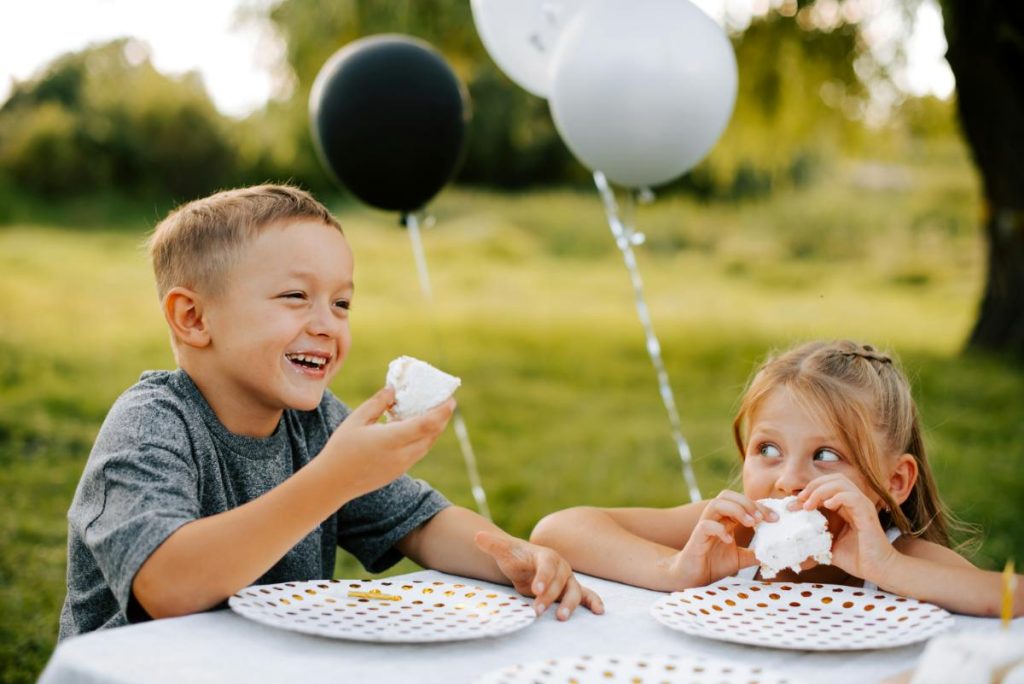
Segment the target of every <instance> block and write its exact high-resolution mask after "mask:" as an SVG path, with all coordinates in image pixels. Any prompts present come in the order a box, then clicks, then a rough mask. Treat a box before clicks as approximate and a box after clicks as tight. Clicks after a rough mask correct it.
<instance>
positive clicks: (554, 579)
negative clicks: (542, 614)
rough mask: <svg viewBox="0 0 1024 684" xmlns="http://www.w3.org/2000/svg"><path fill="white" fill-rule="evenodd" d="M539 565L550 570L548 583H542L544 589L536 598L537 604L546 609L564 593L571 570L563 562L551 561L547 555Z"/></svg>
mask: <svg viewBox="0 0 1024 684" xmlns="http://www.w3.org/2000/svg"><path fill="white" fill-rule="evenodd" d="M559 560H561V559H559ZM541 563H542V564H544V565H548V566H549V567H551V568H552V570H551V573H550V575H551V579H550V581H547V582H544V588H543V589H542V590H541V591H540V593H539V594H538V596H537V602H538V603H540V604H542V605H544V606H545V607H546V606H550V605H551V604H553V603H554V602H555V601H557V600H558V597H559V596H561V595H562V592H563V591H565V584H566V582H568V581H569V579H570V578H571V577H572V569H571V568H570V567H569V564H568V563H566V562H565V561H561V562H559V561H555V560H552V559H551V555H548V554H545V555H544V559H543V560H542V561H541ZM537 574H538V575H539V574H540V573H539V572H538V573H537Z"/></svg>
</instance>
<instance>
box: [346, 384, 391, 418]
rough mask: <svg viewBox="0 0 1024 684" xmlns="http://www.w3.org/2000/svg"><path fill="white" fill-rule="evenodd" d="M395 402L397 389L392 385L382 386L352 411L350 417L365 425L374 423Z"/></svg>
mask: <svg viewBox="0 0 1024 684" xmlns="http://www.w3.org/2000/svg"><path fill="white" fill-rule="evenodd" d="M394 403H395V390H394V389H392V388H391V387H382V388H381V389H379V390H377V392H376V394H374V395H373V396H372V397H370V398H369V399H367V400H366V401H364V402H363V403H362V404H360V405H359V406H358V407H356V410H355V411H353V412H352V414H351V415H350V416H349V419H353V418H354V419H355V420H356V422H358V423H361V424H363V425H372V424H373V423H376V422H377V421H378V420H380V417H381V416H382V415H384V412H385V411H387V410H388V407H390V406H391V405H392V404H394Z"/></svg>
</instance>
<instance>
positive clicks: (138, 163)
mask: <svg viewBox="0 0 1024 684" xmlns="http://www.w3.org/2000/svg"><path fill="white" fill-rule="evenodd" d="M784 6H785V4H784ZM254 11H255V10H254ZM802 11H803V10H801V12H802ZM468 12H469V9H468V3H466V2H461V1H459V2H455V1H454V0H447V1H446V0H417V1H416V2H412V1H402V0H389V1H385V0H363V1H361V2H355V1H354V0H339V1H338V2H334V3H331V4H330V5H325V6H318V5H317V4H316V3H313V2H312V1H311V0H284V1H283V2H280V3H278V4H276V5H274V6H273V8H272V9H271V11H270V15H269V17H267V19H268V20H270V21H272V22H273V23H274V25H275V26H277V27H278V30H279V31H280V32H281V35H282V36H284V37H285V38H286V39H287V41H288V62H289V64H288V66H287V68H288V70H289V73H290V74H291V77H292V83H293V89H292V91H291V93H290V94H286V96H284V97H282V98H281V99H279V100H276V101H273V102H271V103H269V104H268V106H267V107H266V108H265V109H262V110H260V111H257V112H255V113H253V114H252V115H251V116H249V117H246V118H244V119H232V118H229V117H225V116H223V115H221V114H220V113H219V112H218V111H217V110H216V109H215V108H214V107H213V106H212V104H211V102H210V99H209V97H208V95H207V93H206V91H205V89H204V87H203V84H202V82H201V80H200V79H199V78H198V76H196V75H194V74H193V75H186V76H183V77H172V76H168V75H165V74H162V73H160V72H158V71H156V70H155V69H154V68H153V67H152V64H151V63H150V61H149V58H148V54H147V51H146V47H145V46H144V45H142V44H140V43H139V42H138V41H135V40H134V39H130V38H126V39H124V40H120V41H115V42H112V43H108V44H103V45H96V46H93V47H91V48H89V49H87V50H85V51H83V52H80V53H76V54H68V55H65V56H63V57H61V58H60V59H58V60H56V61H55V62H54V63H52V64H50V65H49V66H48V67H47V68H46V69H45V70H44V71H43V72H41V73H40V74H39V75H38V77H37V78H35V79H32V80H30V81H28V82H26V83H22V84H19V85H18V87H17V88H16V90H15V94H14V96H13V97H12V98H11V99H10V100H9V101H8V102H7V103H5V104H4V105H3V106H2V107H0V605H2V606H3V608H2V610H0V681H4V682H29V681H34V680H35V679H36V677H37V676H38V674H39V672H40V671H41V669H42V667H43V666H44V665H45V662H46V660H47V658H48V657H49V655H50V653H51V651H52V649H53V646H54V638H55V635H56V625H57V616H58V613H59V608H60V604H61V602H62V600H63V594H64V572H65V558H64V554H65V544H66V521H65V517H64V516H65V512H66V510H67V506H68V504H69V502H70V499H71V496H72V493H73V491H74V487H75V484H76V482H77V479H78V476H79V474H80V472H81V469H82V466H83V464H84V462H85V458H86V456H87V454H88V451H89V449H90V446H91V443H92V440H93V438H94V436H95V433H96V430H97V429H98V427H99V424H100V423H101V421H102V420H103V417H104V415H105V413H106V411H107V409H108V407H109V406H110V404H111V402H112V401H113V400H114V398H116V396H117V395H118V394H119V393H120V392H121V391H123V389H124V388H126V387H127V386H129V385H130V384H132V383H133V382H134V381H135V380H136V378H137V377H138V374H139V373H140V372H141V371H142V370H144V369H148V368H169V367H172V366H173V360H172V359H171V356H170V352H169V349H168V346H167V341H166V331H165V329H164V327H163V323H162V321H161V320H160V316H159V311H158V309H157V307H156V305H155V304H156V302H155V298H154V290H153V286H152V282H151V275H150V272H149V267H148V264H147V263H146V259H145V257H144V254H143V252H142V250H141V243H142V241H143V239H144V236H145V233H146V232H147V231H148V230H149V229H150V228H151V227H152V226H153V225H154V224H155V222H156V221H157V220H159V218H161V217H162V216H163V215H164V214H165V213H166V211H167V210H168V209H169V208H171V207H172V206H174V205H175V204H176V203H178V202H180V201H184V200H187V199H191V198H193V197H196V196H200V195H204V194H207V193H209V192H211V191H213V190H215V189H218V188H221V187H228V186H234V185H239V184H246V183H254V182H260V181H263V180H275V181H280V180H289V179H290V180H292V181H294V182H298V183H300V184H301V185H303V186H305V187H307V188H310V189H312V190H314V191H315V192H316V193H318V195H319V196H320V197H322V198H323V199H325V200H327V201H328V202H329V203H330V204H331V206H332V208H334V209H335V211H336V212H337V214H338V215H339V217H340V219H341V220H342V222H343V224H344V225H345V226H346V231H347V234H348V235H349V237H350V239H351V241H352V243H353V246H354V248H355V252H356V255H357V263H358V267H357V278H358V279H359V293H360V294H359V299H358V301H357V303H356V307H355V309H354V313H353V316H354V326H355V330H354V333H355V337H356V345H355V347H354V349H353V352H352V355H351V357H350V359H349V361H348V362H347V365H346V368H345V369H344V370H343V372H342V373H341V374H340V376H339V377H338V379H337V380H336V381H335V384H334V387H333V389H334V391H335V392H336V393H338V394H339V395H340V396H342V397H343V398H345V399H346V400H347V401H349V402H350V403H353V404H355V403H358V402H359V401H360V400H361V399H362V398H364V397H366V396H368V395H369V394H370V393H371V392H372V391H373V390H374V389H375V388H376V387H377V386H378V385H379V384H380V383H381V382H382V379H383V371H384V368H385V367H386V364H387V361H388V360H389V359H391V358H393V357H394V356H397V355H399V354H413V355H417V356H421V357H423V358H427V359H431V360H434V361H436V362H437V363H438V365H441V366H442V367H444V368H445V369H446V370H450V371H451V372H454V373H456V374H458V375H460V376H462V377H463V379H464V386H463V388H462V389H460V391H459V398H460V403H461V406H462V407H463V410H464V412H465V415H466V419H467V421H468V424H469V428H470V433H471V435H472V437H473V442H474V446H475V447H476V450H477V452H478V457H479V460H480V469H481V474H482V477H483V481H484V485H485V487H486V489H487V491H488V494H489V497H490V502H491V507H492V510H493V512H494V514H495V517H496V521H497V522H498V523H499V524H501V525H503V526H504V527H506V528H507V529H508V530H509V531H511V532H513V533H515V534H519V535H527V534H528V533H529V531H530V528H531V527H532V525H533V524H534V523H535V522H536V521H537V520H538V519H539V518H540V517H542V516H543V515H544V514H546V513H547V512H549V511H551V510H555V509H558V508H562V507H566V506H571V505H576V504H580V503H592V504H596V505H608V506H612V505H655V506H658V505H673V504H675V503H678V502H680V501H683V500H685V497H686V494H685V487H684V485H683V481H682V477H681V475H680V473H679V464H678V456H677V455H676V452H675V448H674V445H673V444H672V441H671V438H670V436H669V433H668V427H667V421H666V418H665V415H664V409H663V407H662V406H661V403H660V400H659V398H658V395H657V388H656V383H655V380H654V375H653V372H652V369H651V367H650V363H649V360H648V358H647V355H646V353H645V351H644V346H643V336H642V331H641V329H640V326H639V323H638V322H637V319H636V314H635V311H634V309H633V303H632V294H631V292H630V288H629V284H628V279H627V276H626V273H625V271H624V268H623V266H622V263H621V259H620V257H619V255H618V253H617V251H616V250H615V248H614V246H613V243H612V240H611V237H610V235H609V234H608V230H607V227H606V224H605V221H604V216H603V212H602V209H601V206H600V203H599V201H598V199H597V197H596V194H595V193H594V191H593V190H592V188H591V186H590V185H589V182H588V181H589V179H588V176H587V174H586V172H585V171H584V170H583V169H582V168H581V167H580V166H579V165H578V164H576V162H575V161H574V160H573V159H572V158H571V157H570V156H569V154H568V152H567V151H566V150H565V148H564V146H563V145H562V144H561V142H560V141H559V139H558V137H557V135H556V133H555V131H554V130H553V128H552V126H551V123H550V117H549V116H548V113H547V109H546V105H545V103H544V102H543V101H541V100H538V99H536V98H532V97H531V96H529V95H527V94H526V93H523V92H521V91H519V90H518V89H517V88H516V87H515V86H513V85H512V84H511V83H509V82H508V80H507V79H505V77H504V76H503V75H502V74H500V73H499V72H498V71H497V69H496V68H495V66H494V65H493V64H492V63H491V62H490V60H489V59H488V58H487V57H486V55H485V54H484V52H483V48H482V46H481V45H480V44H479V41H478V39H477V38H476V35H475V32H474V31H473V28H472V22H471V21H470V19H469V15H468ZM816 26H817V24H816V23H815V22H814V21H813V15H808V14H801V13H800V12H796V11H794V12H792V13H788V12H783V11H781V10H780V11H776V12H773V13H771V14H769V15H768V16H766V17H764V18H762V19H759V20H756V21H755V22H754V23H753V24H752V25H751V26H750V27H749V28H748V29H747V30H746V31H744V32H743V33H741V34H737V35H735V36H734V37H733V39H734V44H735V47H736V50H737V56H738V60H739V64H740V73H741V81H740V82H741V90H740V94H739V99H738V102H737V109H736V112H735V115H734V117H733V119H732V121H731V123H730V126H729V128H728V130H727V131H726V133H725V135H724V136H723V139H722V140H721V142H720V143H719V144H718V145H717V146H716V148H715V150H714V152H713V154H712V155H711V156H710V158H709V159H708V160H706V161H705V162H704V163H703V164H702V165H701V166H699V167H698V168H697V169H695V170H694V171H693V172H692V173H690V174H688V175H687V176H686V177H684V178H682V179H681V180H679V181H678V182H676V183H674V184H672V185H671V186H669V187H667V188H664V189H661V190H660V191H659V199H658V200H657V201H656V202H655V203H654V204H653V205H651V206H646V207H640V209H639V211H638V216H637V220H638V226H639V228H640V229H641V230H642V231H643V232H645V233H646V235H647V238H648V239H647V243H646V244H645V245H644V246H643V247H642V248H640V249H639V258H640V261H641V270H642V272H643V275H644V278H645V282H646V286H647V292H648V299H649V303H650V305H651V309H652V314H653V317H654V323H655V326H656V328H657V330H658V332H659V334H660V337H661V341H662V346H663V349H664V354H665V361H666V363H667V365H668V370H669V374H670V377H671V379H672V384H673V386H674V388H675V391H676V393H677V399H678V400H679V401H680V407H681V413H682V417H683V427H684V432H685V433H686V435H687V438H688V439H689V441H690V442H691V446H692V447H693V452H694V454H695V457H696V468H697V474H698V480H699V482H700V484H701V486H702V490H703V491H704V493H705V494H708V495H711V494H714V493H715V492H717V491H718V490H719V489H722V488H724V487H727V486H735V477H736V475H737V472H738V471H737V459H736V457H735V454H734V451H733V449H734V447H733V446H732V444H731V437H730V433H729V425H730V422H731V418H732V413H733V411H734V409H735V406H736V400H737V398H738V396H739V393H740V391H741V390H742V387H743V385H744V383H745V381H746V379H747V377H748V375H749V373H750V372H751V370H752V369H753V368H754V366H755V364H756V363H757V362H758V361H759V360H760V359H762V358H763V357H764V356H765V354H766V353H767V352H768V351H769V350H770V349H772V348H778V347H785V346H788V345H790V344H791V343H793V342H796V341H798V340H803V339H807V338H810V337H819V336H824V337H838V336H848V337H853V338H856V339H862V340H867V341H871V342H873V343H876V344H879V345H881V346H887V347H891V348H893V349H895V350H896V352H897V353H898V354H899V355H900V356H901V357H902V358H903V360H904V363H905V365H906V367H907V369H908V371H909V373H910V375H911V377H912V379H913V381H914V384H915V389H916V391H917V396H918V399H919V403H920V406H921V410H922V414H923V416H924V419H925V424H926V429H927V439H928V443H929V448H930V454H931V457H932V460H933V464H934V467H935V470H936V474H937V479H938V482H939V485H940V489H941V490H942V491H943V493H944V496H945V497H946V499H947V501H948V503H949V504H950V506H951V508H952V509H953V510H954V511H956V512H957V513H958V514H959V515H960V516H961V517H962V518H963V519H964V520H966V521H967V522H969V523H973V524H975V525H977V526H978V528H979V534H978V535H977V542H978V545H977V548H976V549H975V550H974V551H973V552H972V557H973V559H974V560H975V561H976V562H977V563H979V564H980V565H982V566H984V567H988V568H1000V567H1001V566H1002V563H1003V562H1004V561H1005V560H1006V559H1007V558H1010V557H1014V558H1016V559H1018V561H1019V560H1020V559H1021V558H1024V524H1022V523H1021V522H1020V519H1019V518H1020V513H1021V504H1020V502H1021V501H1024V422H1022V421H1021V408H1022V402H1021V399H1020V397H1021V396H1024V368H1022V366H1021V364H1020V361H1019V360H1011V359H1007V358H1001V357H995V356H988V355H980V354H964V353H962V352H961V349H962V343H963V341H964V339H965V337H966V335H967V332H968V330H969V328H970V324H971V321H972V320H973V317H974V315H975V307H976V303H977V301H978V297H979V293H980V291H981V288H982V284H983V282H984V278H985V273H984V244H983V238H982V236H981V235H980V234H979V230H978V228H977V225H978V222H979V217H980V216H981V215H982V214H983V210H984V209H983V206H982V201H981V199H980V197H981V194H980V191H979V188H978V181H977V178H976V175H975V172H974V170H973V167H972V164H971V161H970V159H969V158H968V156H967V153H966V151H965V149H964V146H963V143H962V142H961V140H960V138H959V134H958V131H957V125H956V120H955V116H954V108H955V103H954V102H942V101H938V100H935V99H930V98H925V99H915V98H899V99H897V100H896V101H894V103H893V106H892V108H891V109H890V110H888V111H887V115H886V116H885V117H883V118H882V119H878V120H873V121H871V122H870V125H869V123H868V121H869V119H870V118H871V117H870V116H869V113H870V111H871V106H872V100H871V98H872V93H871V88H872V87H873V86H872V83H871V82H870V80H867V81H866V80H865V79H863V78H862V77H861V76H860V75H859V74H858V72H860V73H867V72H870V69H867V70H866V68H865V67H863V62H860V64H861V65H862V66H861V67H860V68H859V69H858V68H857V67H856V66H855V65H856V64H857V63H858V62H857V61H856V60H855V59H853V58H852V57H851V55H857V54H858V53H862V52H863V50H862V46H860V45H859V42H858V41H859V40H860V38H859V34H858V33H857V31H856V27H855V26H854V25H852V24H850V25H848V24H845V23H843V22H842V21H839V22H835V23H832V24H829V25H828V27H827V28H820V27H818V28H816ZM380 31H398V32H405V33H411V34H414V35H419V36H421V37H423V38H426V39H427V40H430V41H431V42H432V43H434V44H435V45H437V46H438V47H439V48H440V49H442V51H443V52H444V53H445V54H446V56H447V57H448V58H449V60H450V61H451V62H452V64H453V66H454V68H455V69H456V70H457V71H458V73H459V74H460V75H461V76H462V78H463V79H464V80H465V81H466V82H467V84H468V86H469V89H470V92H471V96H472V106H473V111H474V119H473V123H472V129H471V138H470V141H469V146H468V149H467V152H466V160H465V164H464V166H463V168H462V170H461V172H460V176H459V178H458V183H457V184H456V185H455V187H453V188H451V189H449V190H446V191H445V192H444V193H442V195H441V196H440V197H439V198H438V200H437V201H436V202H435V203H434V204H433V205H432V207H431V212H432V213H433V215H434V216H435V217H436V220H437V225H436V227H435V228H434V229H432V230H429V231H427V233H426V241H427V250H428V255H429V259H430V264H431V273H432V276H433V278H434V285H435V306H434V307H433V308H432V309H430V310H427V309H426V308H425V307H423V306H422V305H421V304H420V301H421V300H420V295H419V291H418V285H417V282H416V275H415V268H414V265H413V261H412V254H411V250H410V249H409V244H408V239H407V237H406V236H405V234H404V232H403V231H402V230H401V229H400V228H399V227H398V226H397V220H396V217H394V216H389V215H384V214H380V213H378V212H374V211H372V210H368V209H364V208H361V207H359V206H357V205H356V204H354V203H353V202H352V201H351V200H350V199H349V198H347V197H346V196H345V194H344V192H343V191H340V192H339V191H338V190H337V189H336V188H334V187H333V186H332V185H331V183H330V181H329V179H328V178H327V177H326V176H325V175H324V173H323V172H322V170H321V169H320V168H319V167H318V165H317V163H316V160H315V157H314V156H313V153H312V147H311V144H310V142H309V140H310V138H309V131H308V125H307V123H306V109H305V107H306V98H307V97H308V88H309V85H310V84H311V83H312V79H313V77H314V75H315V73H316V71H317V69H318V68H319V66H320V64H322V62H323V61H324V60H325V59H326V58H327V56H329V55H330V54H331V53H332V52H333V51H334V50H335V49H337V48H338V47H340V45H342V44H343V43H345V42H347V41H349V40H351V39H354V38H355V37H358V36H360V35H366V34H369V33H374V32H380ZM862 56H863V55H862ZM769 57H770V58H769ZM435 332H436V334H435ZM415 474H416V475H419V476H421V477H425V478H427V479H429V480H430V481H431V482H432V483H433V484H434V485H436V486H437V487H439V488H440V489H441V490H442V491H444V492H445V493H446V494H447V495H449V496H450V497H451V498H452V499H453V500H454V501H456V502H457V503H461V504H463V505H467V506H472V497H471V496H470V494H469V486H468V482H467V480H466V475H465V470H464V467H463V465H462V462H461V457H460V455H459V452H458V449H457V446H456V444H455V442H454V439H453V438H452V437H451V435H450V434H449V435H446V437H445V438H444V439H443V440H442V441H441V442H440V443H439V444H438V446H437V447H436V448H435V450H434V451H433V452H432V454H431V455H430V457H429V458H428V459H426V460H425V461H424V462H423V463H422V464H421V465H420V466H418V467H417V469H416V471H415ZM409 569H411V567H410V566H409V565H408V564H402V565H400V566H398V567H397V568H396V569H395V570H394V571H395V572H399V571H407V570H409ZM338 574H339V575H349V576H352V575H363V574H364V571H362V570H361V569H360V568H358V567H357V566H356V565H355V564H354V562H353V561H352V560H351V559H347V558H346V559H342V561H340V563H339V568H338Z"/></svg>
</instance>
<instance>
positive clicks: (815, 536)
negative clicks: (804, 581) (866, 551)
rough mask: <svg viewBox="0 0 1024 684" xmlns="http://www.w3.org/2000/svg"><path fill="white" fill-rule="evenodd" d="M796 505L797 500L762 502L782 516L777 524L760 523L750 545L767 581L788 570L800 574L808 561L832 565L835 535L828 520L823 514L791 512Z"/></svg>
mask: <svg viewBox="0 0 1024 684" xmlns="http://www.w3.org/2000/svg"><path fill="white" fill-rule="evenodd" d="M792 501H796V497H795V496H787V497H786V498H784V499H759V500H758V503H760V504H764V505H765V506H767V507H768V508H770V509H772V510H773V511H775V512H776V513H777V514H778V516H779V519H778V521H777V522H762V523H760V524H759V525H758V526H757V531H756V532H755V533H754V539H753V540H752V541H751V542H750V550H751V551H753V552H754V555H755V556H756V557H757V560H758V561H759V562H760V563H761V577H762V578H764V579H771V578H773V577H775V576H776V575H777V574H779V571H780V570H783V569H785V568H790V569H792V570H793V572H800V564H801V563H803V562H804V561H805V560H807V559H808V558H813V559H814V560H816V561H818V562H819V563H822V564H826V565H827V564H829V563H831V562H832V535H831V534H830V533H829V531H828V522H827V521H826V520H825V516H824V515H822V514H821V512H820V511H805V510H803V509H798V510H795V511H791V510H789V508H788V506H789V504H790V502H792Z"/></svg>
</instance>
